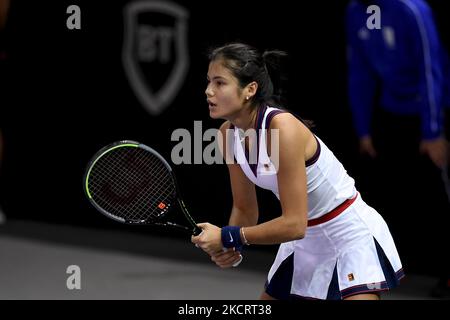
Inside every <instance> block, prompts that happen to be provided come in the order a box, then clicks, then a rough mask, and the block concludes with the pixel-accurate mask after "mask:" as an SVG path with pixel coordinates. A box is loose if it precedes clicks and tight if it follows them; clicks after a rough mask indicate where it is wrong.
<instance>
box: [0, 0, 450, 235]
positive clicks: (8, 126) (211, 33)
mask: <svg viewBox="0 0 450 320" xmlns="http://www.w3.org/2000/svg"><path fill="white" fill-rule="evenodd" d="M13 2H14V3H13V4H12V7H11V12H10V16H9V21H8V28H7V33H6V40H7V41H6V43H7V52H8V60H7V63H6V64H5V66H4V68H3V71H2V73H3V74H2V79H3V80H2V81H3V83H2V87H1V101H0V104H1V105H0V109H1V122H2V128H3V131H4V136H5V155H4V163H3V170H2V171H3V172H2V179H1V180H2V193H1V194H2V203H3V205H2V206H3V207H4V209H5V211H6V212H7V214H8V216H9V217H11V218H21V219H32V220H44V221H50V222H55V223H67V224H75V225H83V226H95V227H103V226H106V227H108V228H118V227H119V228H122V226H117V225H116V224H115V223H113V222H110V221H109V220H108V221H106V220H107V219H105V218H104V217H101V216H100V215H99V214H97V213H96V212H94V209H92V208H91V207H90V206H89V204H88V203H87V201H86V200H85V198H84V194H83V190H82V176H83V172H84V169H85V166H86V164H87V162H88V160H89V158H90V157H91V156H92V155H93V153H94V152H95V151H97V149H99V148H100V147H102V146H103V145H105V144H107V143H110V142H112V141H116V140H121V139H124V138H126V139H133V140H137V141H141V142H143V143H145V144H148V145H150V146H152V147H154V148H155V149H157V150H159V151H160V152H161V153H162V154H163V155H164V156H166V157H167V158H169V159H170V152H171V149H172V148H173V146H174V145H175V144H176V142H172V141H171V133H172V131H173V130H175V129H176V128H186V129H188V130H189V131H190V132H193V125H194V120H201V121H202V123H203V130H206V129H207V128H218V127H219V126H220V124H221V121H217V120H211V119H209V117H208V109H207V105H206V102H205V95H204V90H205V86H206V71H207V59H206V56H205V53H206V51H207V49H208V48H209V47H210V46H213V45H217V44H222V43H225V42H229V41H236V40H240V41H244V42H248V43H250V44H253V45H255V46H257V47H259V48H261V49H273V48H277V49H281V50H285V51H287V52H289V54H290V57H291V61H290V63H291V64H290V68H289V79H290V80H289V86H288V95H287V100H288V107H289V108H290V109H291V110H293V111H295V112H296V113H297V114H299V115H300V116H302V117H303V118H305V119H311V120H313V121H314V122H315V124H316V127H315V128H314V131H315V132H316V133H317V134H318V135H319V136H320V137H321V138H322V139H323V140H324V141H325V142H326V143H327V144H328V145H329V146H330V147H331V148H332V150H333V151H334V153H335V154H336V155H337V156H338V158H339V159H340V160H341V162H343V164H344V166H345V167H346V168H347V170H348V172H349V173H350V174H351V175H352V176H354V177H355V178H356V180H357V186H358V179H360V177H359V176H360V172H359V169H358V168H359V160H358V157H357V144H356V138H355V134H354V131H353V128H352V123H351V114H350V110H349V106H348V102H347V95H346V92H347V91H346V90H347V89H346V61H345V24H344V13H345V6H346V4H347V1H301V2H297V1H282V0H280V1H267V2H266V1H264V2H261V1H256V0H255V1H253V0H252V1H242V0H241V1H238V0H228V1H222V2H216V1H206V0H199V1H181V0H179V1H175V0H172V2H174V3H177V4H179V5H181V6H183V7H184V8H185V9H186V10H187V11H188V12H189V18H188V33H187V37H188V50H189V58H190V63H189V70H188V73H187V76H186V79H185V81H184V83H183V85H182V87H181V89H180V91H179V92H178V94H177V95H176V98H175V99H174V100H173V101H172V103H171V104H170V105H169V106H168V108H167V109H166V110H165V111H164V112H163V113H161V114H160V115H159V116H152V115H150V114H149V113H148V112H147V111H146V110H145V109H144V108H143V107H142V105H141V104H140V102H139V101H138V99H137V98H136V96H135V94H134V92H133V90H132V89H131V87H130V84H129V82H128V79H127V77H126V75H125V72H124V68H123V63H122V46H123V38H124V36H123V34H124V27H123V25H124V19H123V8H124V5H125V4H126V3H128V2H127V1H123V0H121V1H100V0H96V1H86V0H83V1H81V0H74V1H68V0H64V1H39V2H38V1H33V2H32V1H29V2H25V1H14V0H13ZM431 3H432V5H433V6H435V7H436V8H438V9H439V10H437V13H438V18H439V19H438V21H439V23H440V28H441V31H442V36H443V38H444V40H445V42H446V43H447V44H448V43H449V41H448V39H449V32H448V30H449V28H448V23H447V22H446V21H445V20H447V19H446V17H445V12H449V11H448V10H447V11H446V9H448V8H447V7H448V5H446V4H445V1H432V2H431ZM72 4H76V5H78V6H79V7H80V9H81V30H68V29H67V27H66V19H67V17H68V16H69V15H68V14H67V13H66V9H67V7H68V6H69V5H72ZM175 171H176V174H177V175H178V177H179V181H180V187H181V189H182V191H183V195H184V198H185V202H186V204H187V205H188V207H189V208H190V210H191V212H192V213H193V215H195V216H196V217H197V218H198V220H199V221H210V222H212V223H216V224H224V223H226V221H227V216H228V214H229V211H230V208H231V196H230V188H229V182H228V174H227V170H226V167H225V165H213V166H209V165H205V164H202V165H198V164H197V165H179V166H175ZM418 183H420V182H418ZM258 195H259V198H260V207H261V219H262V220H264V219H269V218H270V217H273V216H275V215H277V214H278V213H279V207H278V203H277V202H276V201H275V197H274V196H272V195H271V194H270V193H268V192H265V191H261V190H259V191H258ZM377 209H379V211H380V212H382V208H377ZM140 230H142V229H140ZM144 232H146V231H144ZM156 232H157V231H156ZM400 236H401V235H400Z"/></svg>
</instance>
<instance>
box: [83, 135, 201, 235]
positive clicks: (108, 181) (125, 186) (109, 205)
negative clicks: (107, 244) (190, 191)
mask: <svg viewBox="0 0 450 320" xmlns="http://www.w3.org/2000/svg"><path fill="white" fill-rule="evenodd" d="M84 190H85V193H86V196H87V198H88V199H89V201H90V203H91V204H92V205H93V206H94V207H95V208H96V209H97V210H98V211H100V212H101V213H103V214H104V215H105V216H107V217H108V218H111V219H113V220H116V221H118V222H121V223H125V224H131V225H143V224H144V225H145V224H151V225H157V226H164V227H174V228H177V229H179V230H183V231H186V232H189V233H191V234H193V235H198V234H200V232H201V231H202V230H201V229H200V228H199V227H197V225H196V223H195V221H194V219H193V218H192V217H191V215H190V214H189V212H188V210H187V208H186V206H185V205H184V203H183V200H182V199H181V197H180V192H179V189H178V185H177V182H176V179H175V174H174V172H173V170H172V168H171V167H170V165H169V164H168V163H167V161H166V160H165V159H164V158H163V157H162V156H161V155H160V154H159V153H158V152H156V151H155V150H153V149H152V148H150V147H148V146H146V145H143V144H142V143H139V142H135V141H130V140H123V141H118V142H115V143H112V144H110V145H108V146H105V147H104V148H102V149H100V150H99V151H98V152H97V153H96V154H95V155H94V156H93V158H92V159H91V161H90V162H89V164H88V167H87V169H86V173H85V176H84ZM177 205H178V207H179V208H180V209H181V211H182V212H183V214H184V216H185V218H186V220H187V222H188V226H186V225H181V224H177V223H174V222H170V221H165V220H166V219H163V218H165V217H166V216H167V213H168V212H169V211H171V210H172V209H173V208H174V207H175V206H177Z"/></svg>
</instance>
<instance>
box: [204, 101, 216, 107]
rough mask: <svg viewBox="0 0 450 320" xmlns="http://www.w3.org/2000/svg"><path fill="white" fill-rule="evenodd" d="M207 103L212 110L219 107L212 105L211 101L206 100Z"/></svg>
mask: <svg viewBox="0 0 450 320" xmlns="http://www.w3.org/2000/svg"><path fill="white" fill-rule="evenodd" d="M206 101H207V102H208V106H209V108H210V109H211V108H215V107H217V104H215V103H212V102H211V101H210V100H206Z"/></svg>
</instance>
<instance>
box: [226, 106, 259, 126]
mask: <svg viewBox="0 0 450 320" xmlns="http://www.w3.org/2000/svg"><path fill="white" fill-rule="evenodd" d="M257 114H258V108H256V107H252V108H249V109H245V110H242V111H241V112H240V113H239V114H238V115H237V116H236V117H235V118H234V119H232V120H230V121H231V123H232V124H234V126H235V127H238V128H239V129H242V130H244V131H246V130H248V129H255V121H256V115H257Z"/></svg>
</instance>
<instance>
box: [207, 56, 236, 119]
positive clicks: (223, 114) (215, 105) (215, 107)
mask: <svg viewBox="0 0 450 320" xmlns="http://www.w3.org/2000/svg"><path fill="white" fill-rule="evenodd" d="M207 79H208V86H207V87H206V90H205V93H206V99H207V101H208V106H209V115H210V117H211V118H213V119H226V120H229V119H231V118H233V115H234V114H236V113H237V112H239V111H241V110H242V108H243V105H244V97H243V94H242V89H241V88H240V86H239V82H238V80H237V79H236V77H234V76H233V74H232V73H231V72H230V71H229V70H228V69H227V68H226V67H225V66H224V65H223V63H222V60H217V61H211V63H210V64H209V68H208V75H207Z"/></svg>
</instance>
